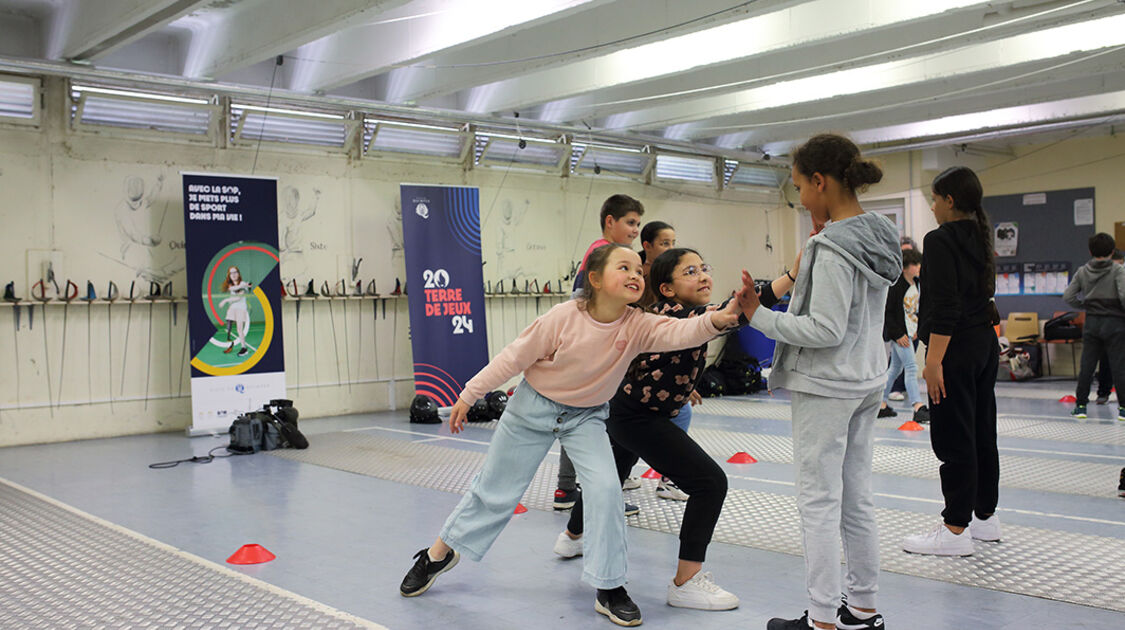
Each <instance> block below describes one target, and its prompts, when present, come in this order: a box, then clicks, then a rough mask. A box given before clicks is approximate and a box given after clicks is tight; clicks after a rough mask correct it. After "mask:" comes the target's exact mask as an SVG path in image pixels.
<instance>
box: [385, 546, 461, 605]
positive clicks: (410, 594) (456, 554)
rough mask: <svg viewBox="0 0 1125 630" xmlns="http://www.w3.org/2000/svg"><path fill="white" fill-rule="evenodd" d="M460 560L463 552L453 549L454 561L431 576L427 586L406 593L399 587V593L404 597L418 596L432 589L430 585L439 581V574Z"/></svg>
mask: <svg viewBox="0 0 1125 630" xmlns="http://www.w3.org/2000/svg"><path fill="white" fill-rule="evenodd" d="M460 561H461V554H459V553H457V550H456V549H454V550H453V562H450V563H449V564H447V565H445V568H444V569H442V570H441V571H438V572H437V573H435V574H434V577H432V578H430V581H429V582H426V584H425V586H423V587H422V588H420V589H418V590H416V591H414V592H413V593H405V592H403V591H402V589H399V591H398V592H399V594H400V595H402V596H403V597H418V596H419V595H421V594H422V593H425V592H426V591H428V590H430V587H431V586H433V585H434V582H436V581H437V579H438V576H439V575H441V574H442V573H445V572H446V571H448V570H450V569H452V568H453V567H455V566H457V563H458V562H460Z"/></svg>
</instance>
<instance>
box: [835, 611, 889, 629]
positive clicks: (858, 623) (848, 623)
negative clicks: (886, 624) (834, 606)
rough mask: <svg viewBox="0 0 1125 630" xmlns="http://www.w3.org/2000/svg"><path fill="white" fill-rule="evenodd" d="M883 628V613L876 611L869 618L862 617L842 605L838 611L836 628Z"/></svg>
mask: <svg viewBox="0 0 1125 630" xmlns="http://www.w3.org/2000/svg"><path fill="white" fill-rule="evenodd" d="M876 628H878V629H881V628H883V615H880V614H879V613H875V614H874V615H873V616H871V617H868V618H867V619H860V618H859V617H856V616H855V615H853V614H852V611H850V610H848V607H847V606H840V610H837V611H836V630H873V629H876Z"/></svg>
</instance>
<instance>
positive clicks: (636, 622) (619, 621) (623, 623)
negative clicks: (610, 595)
mask: <svg viewBox="0 0 1125 630" xmlns="http://www.w3.org/2000/svg"><path fill="white" fill-rule="evenodd" d="M594 611H596V612H598V613H601V614H603V615H605V616H606V617H609V620H610V621H612V622H613V623H615V624H617V625H619V626H626V627H632V626H639V625H641V620H640V619H634V620H632V621H626V620H624V619H622V618H620V617H618V616H617V615H615V614H613V612H612V611H610V609H608V608H606V607H605V606H602V603H601V602H599V601H598V600H597V599H594Z"/></svg>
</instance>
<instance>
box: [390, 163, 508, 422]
mask: <svg viewBox="0 0 1125 630" xmlns="http://www.w3.org/2000/svg"><path fill="white" fill-rule="evenodd" d="M401 194H402V233H403V240H404V249H405V253H406V278H407V282H406V288H407V291H408V292H409V304H410V341H411V347H412V348H413V351H414V392H415V394H425V395H426V396H429V397H430V398H433V399H434V401H436V402H437V404H438V405H439V406H442V407H447V406H450V405H452V404H453V403H454V402H456V401H457V396H458V394H460V393H461V390H462V389H463V388H464V387H465V383H466V382H467V381H468V380H469V379H470V378H472V377H473V375H475V374H476V373H477V372H478V371H480V369H481V368H483V367H484V366H485V365H487V364H488V337H487V334H486V332H485V320H484V274H483V271H482V269H481V251H480V194H479V191H478V190H477V189H476V188H468V187H462V186H427V185H420V184H402V186H401ZM469 402H470V403H472V402H473V401H469Z"/></svg>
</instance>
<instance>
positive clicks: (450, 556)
mask: <svg viewBox="0 0 1125 630" xmlns="http://www.w3.org/2000/svg"><path fill="white" fill-rule="evenodd" d="M429 552H430V548H429V547H426V548H425V549H423V550H422V551H419V552H418V553H416V554H414V561H415V562H414V566H412V567H410V570H409V571H407V572H406V577H404V578H402V585H401V586H399V587H398V590H399V593H401V594H402V596H403V597H417V596H418V595H421V594H422V593H425V592H426V591H427V590H428V589H429V588H430V587H431V586H433V584H434V580H436V579H437V577H438V576H439V575H441V574H442V573H445V572H446V571H448V570H450V569H452V568H453V567H455V566H457V562H458V561H459V560H460V559H461V554H459V553H457V551H456V550H453V549H450V550H449V553H447V554H445V558H443V559H442V560H439V561H437V562H434V561H433V560H430V555H429Z"/></svg>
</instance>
